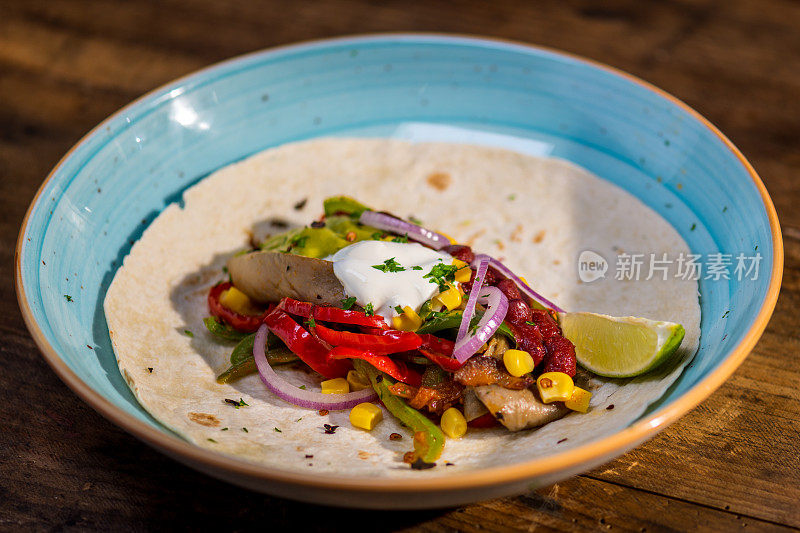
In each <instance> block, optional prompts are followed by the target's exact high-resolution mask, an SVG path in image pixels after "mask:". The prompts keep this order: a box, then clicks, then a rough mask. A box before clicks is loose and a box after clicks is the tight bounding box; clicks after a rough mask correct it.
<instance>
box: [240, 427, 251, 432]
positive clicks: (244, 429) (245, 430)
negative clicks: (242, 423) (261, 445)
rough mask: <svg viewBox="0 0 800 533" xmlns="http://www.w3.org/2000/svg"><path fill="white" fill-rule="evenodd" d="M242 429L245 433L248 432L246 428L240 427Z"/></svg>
mask: <svg viewBox="0 0 800 533" xmlns="http://www.w3.org/2000/svg"><path fill="white" fill-rule="evenodd" d="M242 431H244V432H245V433H250V432H249V431H247V428H242Z"/></svg>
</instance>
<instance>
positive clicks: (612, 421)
mask: <svg viewBox="0 0 800 533" xmlns="http://www.w3.org/2000/svg"><path fill="white" fill-rule="evenodd" d="M339 194H346V195H350V196H353V197H354V198H357V199H358V200H360V201H361V202H363V203H365V204H367V205H370V206H373V207H374V208H376V209H381V210H387V211H390V212H393V213H396V214H398V215H400V216H408V215H414V216H415V217H417V218H419V219H421V220H422V221H423V222H424V224H425V225H426V226H427V227H429V228H431V229H436V230H441V231H444V232H446V233H448V234H449V235H450V236H452V237H453V238H455V239H456V240H457V241H459V242H465V243H468V244H470V245H472V246H473V248H474V249H475V250H478V251H481V252H485V253H488V254H490V255H493V256H495V257H498V258H504V260H505V262H506V264H507V265H508V266H509V267H511V268H512V269H513V270H514V271H515V272H518V273H519V274H521V275H524V276H525V277H526V278H527V279H528V281H529V282H530V284H531V285H532V286H533V287H534V288H536V289H537V290H538V291H540V292H541V293H542V294H544V295H545V296H546V297H547V298H549V299H550V300H552V301H555V302H557V303H558V304H559V305H560V306H562V307H563V308H565V309H568V310H573V311H594V312H599V313H606V314H610V315H616V316H627V315H634V316H642V317H647V318H653V319H660V320H669V321H673V322H679V323H681V324H683V325H684V327H685V328H686V337H685V339H684V341H683V345H682V347H681V349H680V351H679V352H678V357H677V358H676V359H675V361H674V363H673V364H671V365H670V366H669V367H667V368H663V369H661V370H660V371H658V372H656V373H653V374H649V375H646V376H642V377H639V378H636V379H632V380H605V379H600V378H596V379H594V380H593V382H592V385H591V387H592V392H593V397H592V402H591V410H590V411H589V413H588V414H578V413H572V414H569V415H567V416H566V417H565V418H563V419H561V420H557V421H555V422H552V423H550V424H548V425H546V426H544V427H542V428H540V429H537V430H528V431H520V432H517V433H510V432H508V431H506V430H505V429H503V428H497V429H491V430H474V431H470V432H469V433H468V434H467V435H466V436H465V437H463V438H461V439H458V440H452V439H449V440H448V441H447V444H446V447H445V450H444V453H443V455H442V459H441V461H440V462H441V463H443V462H444V461H449V462H451V463H454V466H450V467H448V468H434V469H430V470H427V471H412V470H410V469H409V468H408V466H407V465H404V464H403V463H402V455H403V453H404V452H406V451H408V450H410V449H411V435H410V433H409V431H408V430H407V429H405V428H403V427H402V426H400V424H398V423H397V421H396V420H395V419H394V418H393V417H392V416H391V415H389V414H388V413H384V414H385V416H384V421H383V422H381V423H380V424H379V425H378V426H377V427H376V429H374V430H373V431H372V432H366V431H363V430H359V429H356V428H353V427H352V426H350V424H349V422H348V418H347V417H348V413H347V411H339V412H331V413H330V414H329V415H327V416H320V415H319V414H318V413H317V412H316V411H311V410H307V409H300V408H297V407H294V406H292V405H289V404H287V403H285V402H283V401H282V400H280V399H278V398H277V397H275V396H274V395H272V394H271V393H270V392H269V391H268V390H267V389H266V388H265V387H264V386H263V384H262V383H261V382H260V381H259V378H258V376H255V375H254V376H250V377H247V378H245V379H242V380H240V381H238V382H235V383H233V384H229V385H220V384H218V383H217V382H216V381H215V377H216V376H217V375H218V374H219V373H220V372H222V371H223V370H224V369H225V368H227V366H228V364H229V356H230V351H231V348H232V344H231V343H224V342H220V341H219V340H218V339H216V338H213V337H212V336H211V335H210V334H209V333H208V332H207V331H206V329H205V327H204V326H203V318H204V317H205V316H207V315H208V311H207V307H206V295H207V293H208V289H209V288H210V287H211V286H212V285H214V284H215V283H217V282H218V281H220V280H221V279H223V273H222V266H223V265H224V264H225V262H226V261H227V259H228V258H229V257H230V256H231V255H232V254H233V253H235V252H236V251H238V250H241V249H243V248H245V247H247V243H248V240H249V238H250V234H251V232H253V233H255V234H256V235H258V236H262V235H264V234H266V233H269V232H270V231H272V232H276V231H283V230H284V229H283V228H278V227H275V226H274V225H273V226H271V224H273V223H277V224H278V226H285V225H286V224H289V225H290V226H300V225H305V224H307V223H309V222H310V221H311V220H313V219H314V218H316V217H317V216H318V215H320V214H321V211H322V207H321V206H322V201H323V199H324V198H326V197H328V196H333V195H339ZM302 200H305V203H304V205H303V206H302V207H301V206H300V204H299V202H300V201H302ZM184 202H185V206H184V207H183V208H181V207H179V206H178V205H170V206H169V207H167V208H166V209H165V210H164V212H163V213H162V214H161V215H160V216H159V217H158V218H157V219H156V220H154V221H153V223H152V224H151V225H150V227H149V228H148V229H147V230H146V231H145V232H144V235H143V236H142V238H141V239H140V240H139V241H138V242H137V243H136V244H135V246H134V247H133V249H132V250H131V253H130V255H129V256H128V257H126V258H125V261H124V264H123V266H122V267H121V268H120V269H119V271H118V272H117V274H116V276H115V278H114V280H113V282H112V284H111V286H110V288H109V291H108V295H107V297H106V300H105V312H106V318H107V321H108V327H109V330H110V333H111V340H112V343H113V346H114V351H115V354H116V357H117V362H118V363H119V368H120V372H121V373H122V375H123V376H124V378H125V380H126V381H127V383H128V385H129V386H130V388H131V390H132V391H133V393H134V394H135V396H136V398H137V399H138V400H139V402H140V403H141V404H142V406H144V408H145V409H147V410H148V411H149V412H150V413H151V414H152V415H153V416H154V417H155V418H156V419H158V420H159V421H160V422H161V423H163V424H164V425H165V426H167V427H168V428H170V429H172V430H173V431H175V432H176V433H177V434H179V435H181V436H183V437H184V438H185V439H187V440H188V441H190V442H193V443H195V444H196V445H198V446H201V447H204V448H208V449H211V450H215V451H218V452H221V453H225V454H231V455H236V456H238V457H241V458H243V459H246V460H248V461H252V462H255V463H260V464H263V465H266V466H269V467H273V468H276V469H284V470H293V471H298V470H300V471H306V472H309V473H314V472H324V473H337V474H339V475H344V476H373V477H385V478H396V477H407V476H415V477H418V476H434V477H435V476H446V475H451V474H453V473H456V472H460V471H468V470H475V469H480V468H485V467H493V466H501V465H509V464H514V463H521V462H524V461H528V460H531V459H534V458H541V457H544V456H547V455H548V454H551V453H553V452H554V451H556V450H557V451H563V450H566V449H568V448H571V447H575V446H579V445H582V444H586V443H589V442H592V441H596V440H599V439H602V438H603V437H606V436H608V435H611V434H613V433H615V432H617V431H619V430H620V429H622V428H624V427H626V426H628V425H629V424H630V423H631V422H633V421H634V420H635V419H636V418H637V417H639V416H640V415H641V414H642V413H643V412H644V411H645V409H646V408H647V406H648V405H649V404H651V403H652V402H654V401H656V400H658V399H659V398H660V397H661V396H662V395H663V394H664V392H665V391H666V390H667V388H668V387H669V386H670V385H671V384H672V383H673V382H674V381H675V380H676V379H677V377H678V376H679V375H680V373H681V371H682V369H683V367H684V366H685V365H686V364H687V363H688V362H689V360H690V359H691V357H692V356H693V354H694V353H695V351H696V349H697V346H698V341H699V336H700V329H699V324H700V307H699V304H698V292H697V283H696V282H695V281H684V280H680V279H675V278H673V277H670V279H668V280H666V281H664V280H662V279H661V278H660V276H654V278H653V279H651V280H649V281H644V280H640V281H622V280H616V279H614V269H615V263H616V257H617V254H619V253H623V252H625V253H634V252H641V253H648V254H649V253H650V252H657V253H658V254H661V253H667V254H669V256H670V257H675V256H676V255H677V254H679V253H681V252H684V253H688V252H689V248H688V247H687V245H686V243H685V242H684V241H683V240H682V239H681V237H680V236H679V235H678V233H677V232H676V231H675V230H674V229H673V228H672V227H671V226H670V225H669V224H668V223H667V222H666V221H665V220H664V219H662V218H661V217H660V216H659V215H657V214H656V213H655V212H654V211H653V210H651V209H650V208H648V207H646V206H645V205H644V204H643V203H642V202H640V201H639V200H637V199H636V198H634V197H633V196H631V195H630V194H628V193H627V192H625V191H623V190H622V189H620V188H618V187H616V186H613V185H611V184H610V183H609V182H606V181H604V180H602V179H600V178H598V177H596V176H594V175H592V174H591V173H589V172H588V171H586V170H584V169H582V168H579V167H577V166H575V165H573V164H571V163H568V162H566V161H562V160H558V159H541V158H535V157H530V156H525V155H521V154H519V153H515V152H510V151H506V150H502V149H496V148H487V147H479V146H470V145H460V144H444V143H425V144H410V143H406V142H402V141H396V140H386V139H319V140H312V141H307V142H302V143H296V144H289V145H285V146H281V147H278V148H274V149H270V150H267V151H265V152H262V153H260V154H257V155H255V156H253V157H251V158H249V159H247V160H245V161H242V162H240V163H236V164H234V165H231V166H228V167H226V168H223V169H222V170H220V171H218V172H216V173H214V174H213V175H211V176H210V177H208V178H207V179H204V180H203V181H201V182H200V183H198V184H197V185H195V186H193V187H191V188H190V189H188V190H187V191H186V192H185V194H184ZM584 250H593V251H594V252H596V253H599V254H600V255H602V256H604V257H605V258H606V259H607V260H608V261H609V271H608V273H607V275H606V278H605V279H601V280H598V281H594V282H592V283H581V282H580V281H579V279H578V276H577V258H578V255H579V254H580V252H582V251H584ZM643 272H644V271H643ZM643 277H644V276H643ZM186 330H188V331H190V332H192V333H193V336H190V335H187V334H186V333H185V331H186ZM148 368H152V372H150V371H149V370H148ZM283 375H284V376H285V377H286V378H287V379H289V380H292V381H294V382H295V383H297V384H298V385H300V384H303V383H305V384H307V386H308V387H310V388H311V387H313V386H314V385H315V384H316V383H317V382H318V381H317V380H315V378H313V377H312V376H311V375H309V374H308V373H305V372H303V371H300V370H294V371H285V372H284V374H283ZM226 398H230V399H235V400H239V399H240V398H242V399H244V400H245V402H246V403H247V404H249V406H247V407H242V408H239V409H236V408H234V407H233V406H231V405H229V404H227V403H225V401H224V400H225V399H226ZM610 404H614V409H613V410H608V409H606V407H608V406H609V405H610ZM323 423H327V424H335V425H339V426H340V428H339V429H338V431H337V432H336V433H335V434H333V435H329V434H325V433H324V431H323V429H322V425H323ZM223 428H228V429H227V430H226V431H222V429H223ZM244 428H246V429H247V432H245V431H244ZM278 430H280V431H278ZM393 432H398V433H400V434H402V435H404V438H403V440H401V441H390V440H389V438H388V437H389V434H391V433H393ZM212 439H213V441H212ZM563 439H567V440H566V441H563ZM559 441H562V442H561V443H560V444H559ZM306 455H313V459H311V458H306Z"/></svg>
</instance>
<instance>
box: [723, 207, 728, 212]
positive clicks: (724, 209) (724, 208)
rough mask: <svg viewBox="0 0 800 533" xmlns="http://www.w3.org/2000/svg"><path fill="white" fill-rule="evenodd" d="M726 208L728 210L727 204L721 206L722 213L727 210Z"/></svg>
mask: <svg viewBox="0 0 800 533" xmlns="http://www.w3.org/2000/svg"><path fill="white" fill-rule="evenodd" d="M727 210H728V206H727V205H726V206H725V207H723V208H722V212H723V213H724V212H725V211H727Z"/></svg>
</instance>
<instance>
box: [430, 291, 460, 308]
mask: <svg viewBox="0 0 800 533" xmlns="http://www.w3.org/2000/svg"><path fill="white" fill-rule="evenodd" d="M434 300H438V301H439V303H441V304H442V305H443V306H445V307H446V308H447V310H448V311H452V310H453V309H456V308H458V306H459V305H461V291H459V290H458V289H456V288H455V287H453V286H451V287H450V288H449V289H447V290H446V291H444V292H441V293H439V295H438V296H436V297H435V298H434Z"/></svg>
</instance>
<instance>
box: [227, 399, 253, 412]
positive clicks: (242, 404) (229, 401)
mask: <svg viewBox="0 0 800 533" xmlns="http://www.w3.org/2000/svg"><path fill="white" fill-rule="evenodd" d="M225 403H227V404H230V405H232V406H234V407H235V408H236V409H238V408H240V407H243V406H246V405H249V404H248V403H247V402H245V401H244V400H243V399H242V398H239V401H238V402H237V401H236V400H231V399H230V398H225Z"/></svg>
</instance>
